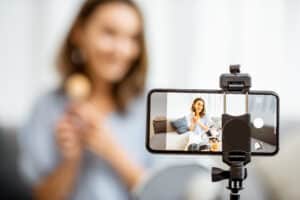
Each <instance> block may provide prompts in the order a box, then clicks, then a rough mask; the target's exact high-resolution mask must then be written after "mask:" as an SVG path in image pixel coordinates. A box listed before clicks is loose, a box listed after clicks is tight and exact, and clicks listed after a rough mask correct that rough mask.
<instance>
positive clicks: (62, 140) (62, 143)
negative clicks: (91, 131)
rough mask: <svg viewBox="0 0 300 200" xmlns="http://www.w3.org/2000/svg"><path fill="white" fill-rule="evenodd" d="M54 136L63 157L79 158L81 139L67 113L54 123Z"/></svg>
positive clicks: (69, 158) (76, 159)
mask: <svg viewBox="0 0 300 200" xmlns="http://www.w3.org/2000/svg"><path fill="white" fill-rule="evenodd" d="M55 138H56V142H57V144H58V147H59V149H60V152H61V154H62V156H63V159H65V160H74V161H79V160H80V157H81V141H80V138H79V135H78V133H77V132H76V129H75V127H74V126H73V124H72V120H71V118H70V117H69V116H68V115H64V116H63V117H62V118H61V119H60V120H59V121H58V123H57V124H56V130H55Z"/></svg>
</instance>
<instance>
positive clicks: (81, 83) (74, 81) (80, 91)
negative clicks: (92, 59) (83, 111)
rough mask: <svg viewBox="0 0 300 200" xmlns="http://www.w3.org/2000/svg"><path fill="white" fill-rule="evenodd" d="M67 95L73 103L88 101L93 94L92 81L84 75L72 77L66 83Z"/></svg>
mask: <svg viewBox="0 0 300 200" xmlns="http://www.w3.org/2000/svg"><path fill="white" fill-rule="evenodd" d="M65 89H66V93H67V95H68V96H69V97H70V98H71V99H72V100H73V101H82V100H85V99H87V98H88V97H89V96H90V94H91V83H90V80H89V79H88V78H87V77H86V76H85V75H83V74H79V73H77V74H73V75H71V76H70V77H69V78H68V80H67V81H66V83H65Z"/></svg>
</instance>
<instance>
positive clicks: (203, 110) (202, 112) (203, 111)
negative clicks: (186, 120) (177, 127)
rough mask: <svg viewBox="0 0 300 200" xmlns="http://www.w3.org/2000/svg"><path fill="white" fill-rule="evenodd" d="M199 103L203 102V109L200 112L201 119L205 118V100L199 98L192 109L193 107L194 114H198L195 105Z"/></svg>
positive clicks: (195, 100)
mask: <svg viewBox="0 0 300 200" xmlns="http://www.w3.org/2000/svg"><path fill="white" fill-rule="evenodd" d="M198 101H202V102H203V109H202V111H201V112H200V117H203V116H204V115H205V101H204V99H202V98H201V97H198V98H196V99H194V101H193V104H192V107H191V110H192V112H196V109H195V104H196V103H197V102H198Z"/></svg>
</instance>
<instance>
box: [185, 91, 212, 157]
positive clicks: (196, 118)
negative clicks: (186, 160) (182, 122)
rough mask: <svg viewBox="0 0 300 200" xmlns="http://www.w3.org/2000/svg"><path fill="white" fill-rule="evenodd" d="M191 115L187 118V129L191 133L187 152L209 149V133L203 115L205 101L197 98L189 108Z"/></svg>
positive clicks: (204, 114)
mask: <svg viewBox="0 0 300 200" xmlns="http://www.w3.org/2000/svg"><path fill="white" fill-rule="evenodd" d="M191 111H192V114H191V115H190V116H189V118H188V127H189V130H190V131H191V132H192V133H191V135H190V138H189V143H188V145H187V148H188V150H193V151H194V150H206V149H208V148H209V146H208V144H209V140H208V136H211V133H210V131H209V127H208V126H207V124H208V119H207V117H206V113H205V101H204V99H202V98H200V97H198V98H196V99H194V101H193V103H192V106H191Z"/></svg>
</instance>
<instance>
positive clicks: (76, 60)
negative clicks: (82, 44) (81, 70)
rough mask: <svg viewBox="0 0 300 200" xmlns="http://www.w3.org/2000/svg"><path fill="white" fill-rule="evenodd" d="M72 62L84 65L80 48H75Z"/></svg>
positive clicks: (72, 53)
mask: <svg viewBox="0 0 300 200" xmlns="http://www.w3.org/2000/svg"><path fill="white" fill-rule="evenodd" d="M71 61H72V63H73V64H76V65H81V64H84V58H83V56H82V53H81V50H80V49H79V48H73V49H72V52H71Z"/></svg>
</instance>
